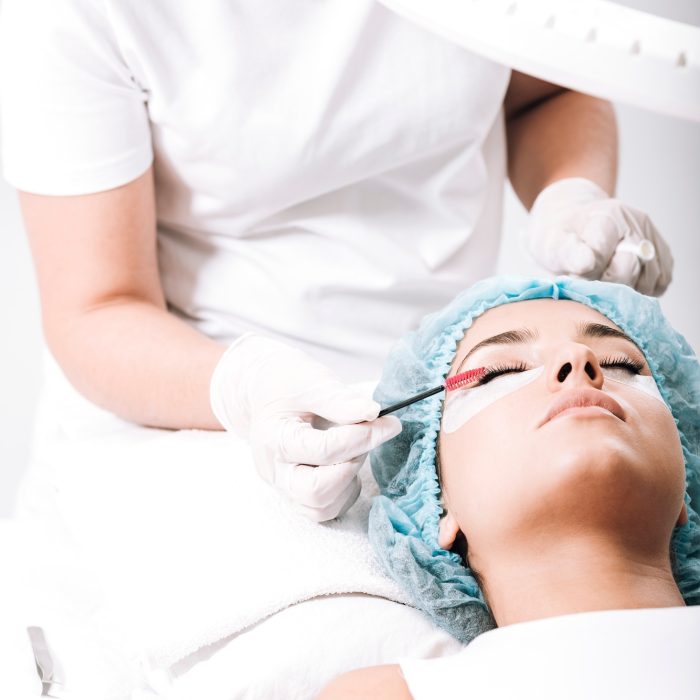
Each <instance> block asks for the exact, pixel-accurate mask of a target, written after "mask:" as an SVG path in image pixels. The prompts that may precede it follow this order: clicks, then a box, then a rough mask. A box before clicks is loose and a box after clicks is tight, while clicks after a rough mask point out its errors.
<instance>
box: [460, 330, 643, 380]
mask: <svg viewBox="0 0 700 700" xmlns="http://www.w3.org/2000/svg"><path fill="white" fill-rule="evenodd" d="M576 328H577V336H578V337H579V338H619V339H621V340H626V341H627V342H629V343H632V345H634V346H635V347H638V346H637V344H636V343H635V342H634V341H633V340H632V338H630V337H629V336H628V335H627V334H626V333H623V332H622V331H620V330H618V329H617V328H613V327H612V326H607V325H606V324H604V323H584V322H581V323H579V324H578V325H577V327H576ZM537 338H539V334H538V333H537V331H533V330H531V329H530V328H520V329H518V330H512V331H505V332H503V333H498V335H493V336H491V337H490V338H486V339H484V340H482V341H480V342H478V343H477V344H476V345H475V346H474V347H473V348H472V349H471V350H470V351H469V352H468V353H467V354H466V355H465V356H464V357H463V358H462V361H461V362H460V363H459V367H458V368H457V372H456V373H457V374H459V372H460V370H461V369H462V365H463V364H464V363H465V362H466V361H467V360H468V359H469V357H470V356H471V355H473V354H474V353H475V352H476V351H477V350H481V349H482V348H485V347H487V346H489V345H519V344H522V343H531V342H532V341H533V340H536V339H537Z"/></svg>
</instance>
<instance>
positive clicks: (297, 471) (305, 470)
mask: <svg viewBox="0 0 700 700" xmlns="http://www.w3.org/2000/svg"><path fill="white" fill-rule="evenodd" d="M366 457H367V455H360V456H358V457H356V458H355V459H352V460H350V461H348V462H343V463H342V464H325V465H322V466H319V467H314V466H311V465H308V464H295V465H293V466H292V468H291V472H290V477H289V490H288V493H289V497H290V498H291V499H292V501H294V503H298V504H301V505H304V506H308V507H309V508H316V509H320V508H326V507H327V506H330V505H332V504H334V503H336V502H337V501H338V500H339V499H340V498H341V496H342V497H343V499H342V500H343V501H344V500H345V498H346V497H347V492H348V485H349V484H350V482H352V481H354V480H355V478H356V477H357V474H358V472H359V471H360V469H361V468H362V465H363V464H364V463H365V459H366Z"/></svg>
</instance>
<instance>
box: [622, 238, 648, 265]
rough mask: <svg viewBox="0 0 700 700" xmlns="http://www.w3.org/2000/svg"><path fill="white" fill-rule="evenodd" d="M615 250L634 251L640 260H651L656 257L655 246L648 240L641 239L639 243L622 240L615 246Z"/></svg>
mask: <svg viewBox="0 0 700 700" xmlns="http://www.w3.org/2000/svg"><path fill="white" fill-rule="evenodd" d="M617 250H621V251H624V252H626V253H634V254H635V255H636V256H637V257H638V258H639V259H640V260H641V261H642V262H651V261H652V260H653V259H654V258H655V257H656V248H655V247H654V244H653V243H652V242H651V241H649V240H646V239H645V240H643V241H640V242H639V243H633V242H632V241H622V243H619V244H618V246H617Z"/></svg>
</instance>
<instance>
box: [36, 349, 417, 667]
mask: <svg viewBox="0 0 700 700" xmlns="http://www.w3.org/2000/svg"><path fill="white" fill-rule="evenodd" d="M36 441H37V442H36V449H35V454H34V459H33V465H32V471H31V477H30V479H29V480H28V482H27V484H26V487H25V489H24V490H23V497H22V498H23V501H24V504H25V505H24V509H25V511H28V510H30V509H31V500H32V491H33V490H36V488H37V484H38V485H40V486H43V487H46V491H47V492H49V493H51V497H52V498H53V500H54V502H55V510H56V516H55V517H57V518H60V519H61V521H62V522H61V526H62V527H65V529H66V531H67V533H69V536H70V537H71V538H72V540H73V543H74V544H75V545H76V546H77V547H78V548H79V550H80V551H81V557H82V561H83V562H86V563H87V565H88V566H89V568H91V569H92V571H93V572H94V574H95V576H96V578H97V579H98V581H99V583H100V585H101V587H102V590H103V592H104V597H105V600H106V605H107V606H108V609H106V610H105V609H102V610H100V620H101V624H102V625H103V627H104V624H105V620H107V619H110V620H111V624H113V625H114V629H115V630H118V634H119V635H121V636H122V641H123V643H124V644H125V645H126V646H127V647H128V648H129V649H130V650H131V652H133V653H134V654H135V655H137V656H139V657H141V658H146V659H147V660H148V662H149V664H150V666H151V667H152V668H153V667H155V668H164V667H167V666H170V665H171V664H173V663H175V662H177V661H179V660H181V659H182V658H184V657H185V656H187V655H188V654H190V653H192V652H194V651H195V650H197V649H198V648H200V647H202V646H204V645H207V644H211V643H213V642H216V641H217V640H219V639H222V638H224V637H226V636H228V635H231V634H234V633H236V632H239V631H241V630H244V629H245V628H247V627H249V626H250V625H253V624H255V623H257V622H259V621H260V620H262V619H264V618H265V617H267V616H269V615H271V614H273V613H275V612H277V611H279V610H282V609H283V608H285V607H287V606H289V605H292V604H294V603H298V602H300V601H303V600H308V599H310V598H313V597H316V596H321V595H327V594H336V593H367V594H371V595H376V596H381V597H385V598H388V599H390V600H395V601H397V602H401V603H408V596H407V595H406V594H405V593H404V592H403V591H402V590H401V589H400V588H399V587H398V586H397V585H396V584H395V583H394V582H393V581H392V580H391V579H389V578H388V577H387V576H386V575H385V574H384V573H383V572H382V571H381V569H380V565H379V563H378V561H377V560H376V559H375V557H374V554H373V552H372V550H371V547H370V545H369V542H368V539H367V535H366V531H367V518H368V513H369V506H370V502H371V498H372V496H374V495H375V494H376V493H377V487H376V484H375V483H374V480H373V479H372V477H371V473H370V470H369V469H368V468H367V467H364V468H363V470H362V473H361V476H362V481H363V491H362V495H361V496H360V499H359V500H358V502H357V503H356V504H355V506H353V508H351V509H350V511H349V512H348V513H347V514H346V515H345V516H343V517H342V518H340V519H338V520H335V521H331V522H329V523H325V524H316V523H313V522H311V521H309V520H307V519H306V518H305V517H303V516H301V515H298V514H297V513H296V512H294V511H293V510H292V508H291V507H290V506H289V505H288V504H287V502H286V501H285V500H283V498H282V497H281V496H279V495H278V494H277V492H276V491H274V490H273V489H272V488H271V487H270V486H268V485H267V484H265V483H264V482H263V481H262V480H261V479H260V477H259V476H258V474H257V472H256V471H255V468H254V465H253V463H252V460H251V455H250V451H249V448H248V446H247V444H246V443H245V442H243V441H241V440H238V439H237V438H235V437H233V436H231V435H228V434H224V433H215V432H208V431H196V430H187V431H169V430H156V429H148V428H143V427H140V426H136V425H133V424H129V423H126V422H124V421H121V420H119V419H118V418H116V417H114V416H113V415H111V414H109V413H107V412H105V411H102V410H101V409H99V408H97V407H95V406H93V405H92V404H90V403H89V402H87V401H85V399H83V398H82V397H81V396H80V395H78V394H77V392H75V390H73V389H72V387H70V385H69V384H68V383H67V381H66V380H65V378H63V376H62V375H61V373H60V370H59V369H58V368H57V366H56V365H55V363H53V361H52V360H51V359H50V358H48V359H47V365H46V388H45V391H44V395H43V397H42V401H41V406H40V417H39V426H38V429H37V438H36ZM28 504H29V505H28ZM299 634H300V638H302V637H303V630H300V631H299Z"/></svg>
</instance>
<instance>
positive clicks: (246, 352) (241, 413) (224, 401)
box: [210, 333, 401, 522]
mask: <svg viewBox="0 0 700 700" xmlns="http://www.w3.org/2000/svg"><path fill="white" fill-rule="evenodd" d="M210 400H211V406H212V410H213V411H214V415H215V416H216V417H217V419H218V420H219V422H220V423H221V425H223V426H224V428H226V430H228V431H232V432H235V433H236V434H238V435H240V436H242V437H245V438H247V439H248V441H249V442H250V444H251V447H252V450H253V458H254V460H255V465H256V467H257V469H258V472H259V473H260V475H261V476H262V477H263V479H265V481H267V482H269V483H270V484H272V485H273V486H275V487H276V488H278V489H280V490H281V491H283V492H284V493H285V494H286V495H287V496H288V497H289V499H290V500H291V501H292V503H293V504H294V506H295V507H296V508H297V510H300V511H301V512H302V513H304V514H305V515H307V516H308V517H309V518H311V519H312V520H315V521H317V522H322V521H324V520H330V519H331V518H336V517H338V516H339V515H342V514H343V513H345V512H346V511H347V510H348V508H350V506H351V505H352V504H353V503H354V502H355V501H356V500H357V497H358V496H359V495H360V479H359V477H358V472H359V470H360V467H361V466H362V464H363V462H364V460H365V456H366V455H367V453H368V452H369V451H370V450H371V449H373V448H374V447H376V446H377V445H380V444H381V443H383V442H384V441H386V440H389V439H390V438H392V437H394V436H396V435H398V434H399V433H400V432H401V422H400V421H399V420H398V419H397V418H396V417H394V416H384V417H382V418H377V414H378V413H379V409H380V407H379V404H377V403H376V402H375V401H373V400H372V399H371V398H370V397H368V396H366V395H364V394H362V393H360V392H359V391H357V390H356V389H353V388H352V387H350V386H347V385H345V384H343V383H342V382H341V381H340V380H339V379H337V378H336V377H335V376H334V375H333V373H332V372H331V371H330V370H329V369H328V368H327V367H325V366H324V365H322V364H321V363H319V362H317V361H316V360H314V359H313V358H311V357H310V356H309V355H307V354H306V353H304V352H302V351H301V350H299V349H297V348H294V347H290V346H288V345H286V344H284V343H281V342H279V341H277V340H274V339H272V338H267V337H264V336H260V335H255V334H252V333H248V334H246V335H243V336H242V337H240V338H238V339H237V340H236V341H235V342H234V343H233V344H232V345H231V346H230V347H229V348H228V350H227V351H226V352H225V353H224V355H223V356H222V358H221V359H220V360H219V363H218V364H217V366H216V369H215V370H214V373H213V375H212V378H211V384H210ZM323 419H325V420H323ZM327 421H330V422H331V423H332V424H337V425H331V427H327V426H328V423H327ZM324 427H326V428H327V429H322V428H324Z"/></svg>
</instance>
